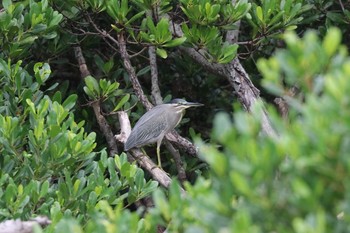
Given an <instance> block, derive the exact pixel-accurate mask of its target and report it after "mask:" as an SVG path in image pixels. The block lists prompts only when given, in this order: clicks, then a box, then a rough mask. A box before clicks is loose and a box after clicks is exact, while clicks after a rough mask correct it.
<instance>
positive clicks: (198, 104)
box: [185, 102, 204, 108]
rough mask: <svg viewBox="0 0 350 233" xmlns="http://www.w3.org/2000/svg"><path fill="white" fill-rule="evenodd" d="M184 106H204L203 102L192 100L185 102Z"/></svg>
mask: <svg viewBox="0 0 350 233" xmlns="http://www.w3.org/2000/svg"><path fill="white" fill-rule="evenodd" d="M185 105H186V107H188V108H189V107H200V106H204V104H201V103H194V102H187V103H186V104H185Z"/></svg>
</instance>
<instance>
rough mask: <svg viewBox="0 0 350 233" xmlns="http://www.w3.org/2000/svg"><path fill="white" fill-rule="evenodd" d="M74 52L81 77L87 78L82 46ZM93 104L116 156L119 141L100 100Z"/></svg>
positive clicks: (110, 149) (75, 48)
mask: <svg viewBox="0 0 350 233" xmlns="http://www.w3.org/2000/svg"><path fill="white" fill-rule="evenodd" d="M74 53H75V57H76V59H77V61H78V64H79V69H80V73H81V77H82V78H85V77H87V76H88V75H90V71H89V69H88V67H87V65H86V62H85V58H84V56H83V53H82V51H81V48H80V47H78V46H77V47H74ZM91 106H92V108H93V110H94V113H95V117H96V120H97V123H98V125H99V127H100V130H101V131H102V133H103V135H104V136H105V138H106V141H107V145H108V148H109V154H110V155H111V156H114V155H115V154H117V153H118V146H117V143H116V141H115V139H114V135H113V132H112V130H111V127H110V126H109V124H108V123H107V120H106V118H105V117H104V116H103V115H102V114H101V105H100V101H99V100H98V101H94V102H92V103H91Z"/></svg>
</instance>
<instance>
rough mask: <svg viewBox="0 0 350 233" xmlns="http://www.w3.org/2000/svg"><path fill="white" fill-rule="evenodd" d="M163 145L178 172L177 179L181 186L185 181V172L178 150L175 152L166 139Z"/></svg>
mask: <svg viewBox="0 0 350 233" xmlns="http://www.w3.org/2000/svg"><path fill="white" fill-rule="evenodd" d="M164 144H165V146H166V148H167V149H168V150H169V151H170V153H171V154H172V156H173V159H174V162H175V165H176V169H177V172H178V175H177V177H178V178H179V181H180V182H181V184H183V183H184V182H185V181H186V180H187V178H186V171H185V168H184V167H183V163H182V160H181V156H180V153H179V151H178V150H176V149H175V148H174V147H173V145H172V144H171V143H170V142H169V141H168V140H167V139H164Z"/></svg>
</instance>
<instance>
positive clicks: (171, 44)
mask: <svg viewBox="0 0 350 233" xmlns="http://www.w3.org/2000/svg"><path fill="white" fill-rule="evenodd" d="M186 39H187V38H186V37H181V38H175V39H173V40H171V41H169V42H166V43H165V44H164V45H163V47H176V46H179V45H181V44H182V43H184V42H185V41H186Z"/></svg>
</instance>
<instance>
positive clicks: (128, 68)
mask: <svg viewBox="0 0 350 233" xmlns="http://www.w3.org/2000/svg"><path fill="white" fill-rule="evenodd" d="M117 38H118V44H119V52H120V56H121V57H122V60H123V63H124V67H125V69H126V71H127V72H128V74H129V79H130V81H131V83H132V86H133V88H134V90H135V94H136V96H137V97H138V98H139V100H140V101H141V103H142V104H143V106H145V108H146V109H147V111H148V110H150V109H151V108H152V107H153V105H152V104H151V103H150V102H149V100H148V99H147V97H146V95H145V94H144V92H143V90H142V87H141V85H140V82H139V80H138V79H137V76H136V72H135V69H134V67H132V65H131V61H130V56H129V54H128V52H127V50H126V43H125V38H124V33H123V32H120V33H119V34H118V35H117Z"/></svg>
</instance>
